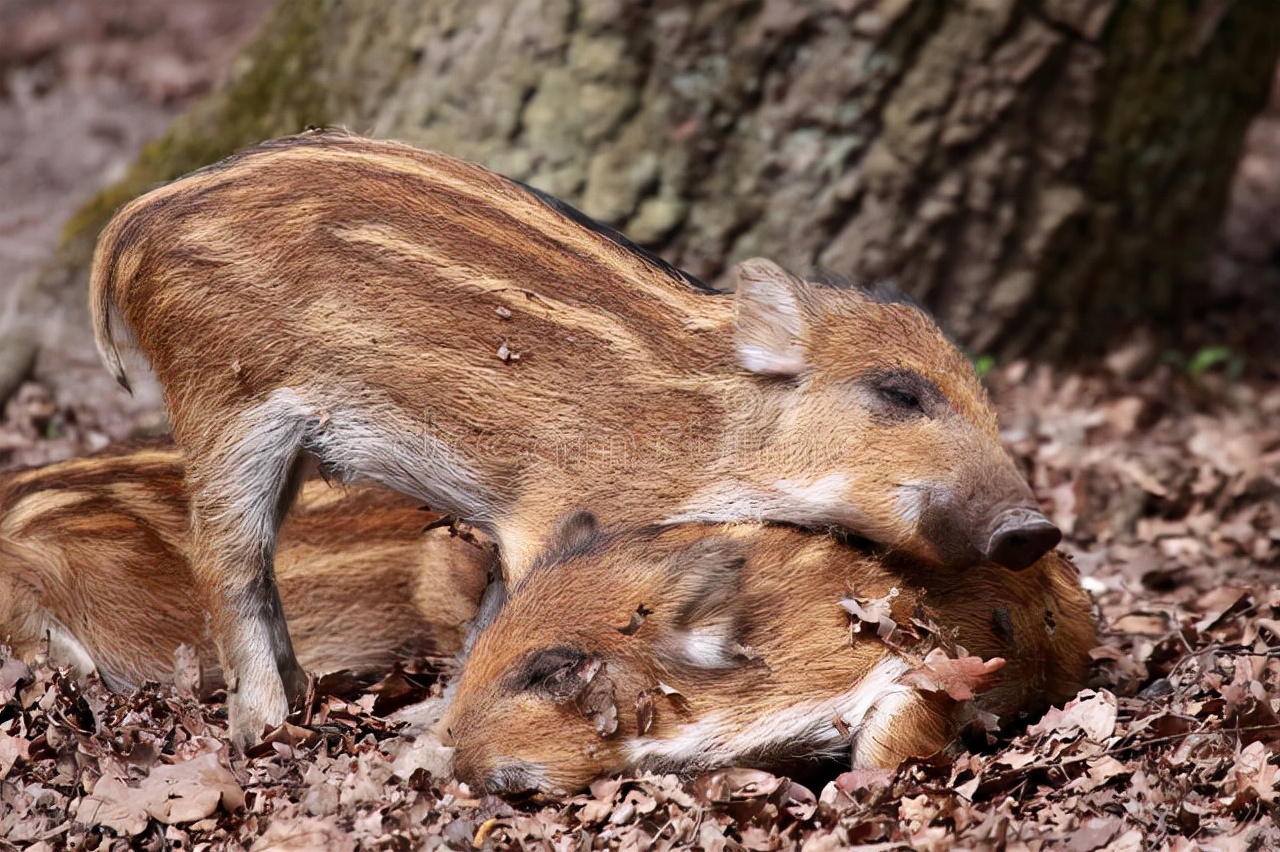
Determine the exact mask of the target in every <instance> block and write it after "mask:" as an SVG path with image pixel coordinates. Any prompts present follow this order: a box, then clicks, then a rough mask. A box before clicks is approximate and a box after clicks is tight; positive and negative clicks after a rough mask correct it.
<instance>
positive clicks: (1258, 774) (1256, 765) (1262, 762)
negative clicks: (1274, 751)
mask: <svg viewBox="0 0 1280 852" xmlns="http://www.w3.org/2000/svg"><path fill="white" fill-rule="evenodd" d="M1268 756H1269V755H1268V752H1267V747H1266V745H1265V744H1264V743H1262V742H1261V741H1258V742H1254V743H1250V744H1249V745H1247V746H1245V748H1244V750H1242V751H1241V752H1240V756H1239V757H1237V758H1236V764H1235V766H1234V767H1233V768H1232V772H1233V773H1234V774H1235V782H1236V790H1237V791H1239V792H1241V793H1244V792H1247V791H1249V790H1252V791H1253V792H1254V793H1255V794H1256V795H1257V797H1258V798H1259V799H1260V800H1262V801H1264V802H1274V801H1275V800H1276V796H1277V790H1276V785H1277V784H1280V767H1277V766H1275V765H1273V764H1271V763H1269V762H1268V761H1267V757H1268Z"/></svg>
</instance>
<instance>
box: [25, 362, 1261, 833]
mask: <svg viewBox="0 0 1280 852" xmlns="http://www.w3.org/2000/svg"><path fill="white" fill-rule="evenodd" d="M1212 379H1213V377H1212V376H1207V377H1201V379H1199V380H1198V382H1201V384H1200V385H1199V386H1197V387H1188V386H1187V381H1188V380H1187V378H1186V377H1185V376H1178V375H1176V374H1174V373H1173V372H1171V371H1169V370H1164V369H1162V368H1157V369H1156V371H1155V372H1154V373H1153V374H1151V375H1148V376H1147V378H1145V379H1143V380H1141V381H1134V380H1131V379H1125V378H1122V377H1120V376H1116V375H1111V376H1108V375H1100V376H1096V377H1091V378H1090V377H1078V376H1072V377H1066V378H1064V377H1062V376H1060V375H1058V374H1055V373H1053V372H1051V371H1049V370H1045V369H1038V368H1030V367H1027V366H1026V365H1023V364H1013V365H1009V366H1008V367H1005V368H1003V369H999V370H995V371H993V372H992V374H991V375H990V376H989V377H988V381H989V382H991V384H992V385H993V393H994V395H995V398H996V399H997V401H998V403H999V404H1000V405H1001V408H1002V412H1001V415H1002V422H1003V423H1004V426H1005V432H1004V438H1005V440H1006V443H1007V445H1008V446H1009V448H1010V449H1011V451H1012V452H1013V453H1014V455H1015V457H1017V458H1018V459H1019V461H1020V462H1021V463H1023V464H1024V465H1025V468H1026V470H1027V471H1028V475H1029V478H1030V480H1031V482H1032V484H1033V485H1034V487H1035V488H1036V490H1037V493H1038V494H1039V495H1040V496H1041V498H1042V500H1043V501H1044V502H1045V506H1046V509H1047V510H1048V511H1049V512H1050V513H1051V516H1052V517H1053V518H1054V520H1055V521H1056V522H1057V523H1058V524H1059V525H1061V526H1062V528H1063V530H1064V532H1065V533H1066V535H1067V542H1068V546H1067V549H1068V552H1069V553H1070V555H1071V556H1072V557H1073V560H1074V562H1075V564H1076V566H1077V568H1078V569H1079V570H1080V573H1081V577H1082V582H1083V583H1084V584H1085V586H1086V588H1088V589H1089V590H1090V591H1091V593H1092V594H1093V595H1094V597H1095V600H1096V603H1097V608H1098V612H1099V615H1100V618H1101V629H1100V645H1099V647H1098V648H1097V649H1095V651H1094V673H1093V679H1092V682H1091V683H1090V685H1089V689H1087V690H1085V691H1083V692H1082V693H1081V694H1080V695H1078V696H1077V697H1076V698H1075V699H1073V700H1072V701H1070V702H1068V703H1067V704H1066V705H1065V706H1063V707H1059V708H1055V709H1053V710H1050V711H1049V712H1048V713H1047V714H1046V715H1045V716H1044V717H1042V718H1040V719H1030V720H1027V722H1028V724H1026V725H1025V726H1024V727H1023V728H1021V730H1017V731H1016V732H1015V733H1014V734H1012V735H1005V736H1003V737H1002V738H1001V737H997V738H995V740H994V742H993V743H990V742H989V743H988V744H987V745H986V746H983V745H982V744H981V743H977V744H974V743H969V746H970V747H976V748H977V749H978V750H976V751H973V750H964V748H962V749H961V750H960V751H959V752H958V753H957V754H956V755H953V756H952V757H951V758H948V759H941V758H938V759H934V760H921V761H913V762H910V763H908V764H906V765H904V766H902V767H900V768H899V769H897V770H896V771H887V770H877V769H854V770H849V771H845V772H840V771H839V768H838V767H837V768H836V769H834V770H832V771H830V772H828V773H826V774H825V775H824V774H822V773H816V774H815V773H808V774H807V775H805V776H804V777H797V778H795V779H791V778H786V777H783V776H780V775H774V774H770V773H767V772H761V771H759V770H755V769H750V768H728V769H723V770H719V771H716V772H713V773H708V774H705V775H702V776H699V777H696V778H679V777H676V776H671V775H665V776H656V775H641V776H638V777H628V778H606V779H600V780H598V781H597V782H596V783H594V784H593V785H592V786H591V788H590V790H588V791H586V792H583V793H581V794H579V795H575V796H571V797H568V798H560V799H551V800H545V801H536V802H534V801H524V802H504V801H502V800H500V799H496V798H494V797H491V796H480V795H477V794H475V793H473V792H472V791H470V790H469V789H468V788H467V787H466V786H465V785H461V784H458V783H457V782H455V781H453V780H452V779H451V778H450V777H449V759H450V752H449V749H447V748H445V747H444V746H442V745H441V744H440V743H439V741H438V740H436V739H435V736H434V734H433V733H432V731H433V728H434V725H435V722H436V720H437V719H438V718H439V715H440V706H441V703H442V700H443V699H442V694H443V687H444V686H445V685H446V684H445V680H446V679H445V678H438V677H437V676H436V675H435V674H433V673H432V672H431V671H429V670H426V669H423V670H414V671H410V670H403V671H401V670H398V671H394V672H391V673H390V674H388V675H387V677H386V678H385V679H384V680H383V681H381V682H380V683H378V684H375V685H373V686H372V687H368V686H364V685H362V683H361V682H360V681H357V680H355V679H352V678H346V679H344V678H342V677H336V678H326V679H324V680H323V681H321V682H319V683H317V684H316V685H315V689H314V699H313V702H312V706H311V709H310V714H309V718H307V719H306V722H307V723H306V724H305V725H301V724H294V725H286V726H284V727H282V728H281V729H279V730H277V731H276V732H274V733H273V734H272V736H271V737H269V738H268V740H267V741H266V742H265V743H264V744H262V745H260V746H258V747H256V748H255V749H252V750H251V751H250V754H249V755H248V756H247V757H246V756H244V755H240V754H237V753H232V752H230V751H229V750H228V749H227V748H226V747H225V746H224V745H223V739H222V737H223V735H224V734H225V718H224V716H223V713H222V708H221V706H220V705H217V704H200V703H198V702H197V700H196V699H195V698H194V697H193V696H192V695H191V693H190V689H189V688H188V689H170V688H158V687H154V686H151V687H148V688H145V689H143V690H140V691H138V692H136V693H134V694H132V695H112V694H110V693H108V692H107V691H106V690H105V689H104V688H103V687H102V686H101V684H99V683H97V682H96V681H90V682H89V683H87V684H85V685H84V686H80V685H77V684H76V683H74V682H73V681H71V680H69V679H68V678H67V677H65V676H64V674H63V673H61V672H58V671H55V670H52V669H50V668H48V667H47V666H43V665H37V666H34V667H28V666H26V665H24V664H22V663H20V662H17V661H14V660H10V659H7V657H4V656H0V838H3V840H0V850H7V849H11V848H24V849H25V848H29V849H35V850H53V849H62V848H80V849H102V850H112V849H128V848H140V849H166V848H175V849H176V848H182V849H201V850H218V849H245V848H249V849H254V850H302V849H337V850H364V849H368V850H373V849H379V850H381V849H405V850H408V849H437V848H447V849H472V848H475V849H498V848H529V849H557V850H559V849H565V850H567V849H575V850H576V849H587V848H611V849H650V848H654V849H701V850H739V849H747V850H785V849H803V850H806V852H820V850H827V849H845V848H861V849H885V850H888V849H907V848H915V849H929V850H947V849H973V848H992V849H1004V850H1039V849H1067V850H1080V852H1086V850H1093V849H1109V850H1110V849H1115V850H1139V849H1143V850H1145V849H1168V850H1189V849H1216V850H1237V849H1239V850H1254V849H1266V848H1277V847H1280V828H1278V827H1277V817H1278V816H1280V786H1278V782H1280V761H1278V760H1277V756H1276V754H1277V749H1278V748H1280V586H1278V585H1277V583H1276V577H1277V574H1276V572H1277V569H1280V390H1277V389H1275V388H1258V387H1252V386H1249V385H1248V384H1245V383H1234V384H1232V385H1231V386H1223V387H1219V388H1216V389H1215V388H1208V390H1206V387H1205V386H1203V382H1205V381H1212ZM30 396H31V398H32V399H37V398H40V397H39V395H38V394H34V393H33V394H31V395H30ZM28 416H30V417H39V418H47V417H49V416H50V413H49V411H48V410H46V409H44V408H40V407H39V406H29V407H27V408H23V407H22V406H11V407H10V417H9V420H8V422H7V425H5V427H4V428H5V429H7V430H8V431H7V433H6V434H9V435H11V436H12V438H11V440H14V441H17V442H19V443H20V442H21V441H23V440H30V441H31V442H34V443H33V447H34V448H33V449H31V450H27V451H24V452H25V453H26V455H27V456H28V457H33V456H39V454H40V449H39V447H38V446H36V444H38V443H39V442H40V441H42V440H47V439H46V438H42V437H40V435H41V434H43V433H42V432H41V431H40V430H38V429H35V428H33V427H31V426H29V425H24V423H23V422H22V418H23V417H28ZM53 416H61V415H57V414H55V415H53ZM68 437H69V436H68V434H67V433H63V434H61V435H60V436H59V437H58V438H57V440H59V441H61V442H63V443H66V442H67V440H68ZM70 437H71V438H73V439H75V438H76V437H77V436H75V435H70ZM60 446H61V445H60ZM73 449H75V448H74V447H73ZM85 449H87V447H85V448H79V450H78V451H84V450H85ZM841 603H842V605H843V606H844V607H845V609H846V611H847V612H849V614H850V622H851V632H852V631H853V630H854V628H855V627H856V628H857V630H858V632H860V633H863V634H865V635H870V636H878V637H880V639H881V641H885V642H886V643H888V644H891V645H893V646H894V647H895V649H914V650H915V651H917V652H918V653H917V657H916V659H917V665H916V666H915V667H914V670H913V671H912V672H910V673H909V674H908V675H907V679H908V680H909V682H911V683H913V684H915V685H916V686H918V687H920V688H926V689H937V690H941V691H945V692H947V693H948V694H949V695H950V696H951V697H952V698H953V699H955V700H964V698H965V697H966V696H967V694H968V693H969V692H971V691H974V690H976V689H980V688H981V686H982V682H983V678H984V677H985V676H986V675H987V674H990V671H992V670H993V669H992V668H991V667H992V666H995V665H998V663H997V662H996V661H982V660H978V659H977V658H973V657H970V656H968V655H967V654H965V653H964V651H963V649H961V648H956V647H948V646H947V643H946V641H945V637H943V636H941V635H939V631H938V630H937V626H936V621H935V616H934V614H932V613H929V612H927V611H920V612H917V613H916V614H914V615H913V616H912V617H911V618H910V619H909V620H908V621H907V623H904V624H895V623H893V621H892V619H890V618H889V616H888V607H887V604H888V601H887V600H882V599H872V600H864V599H858V598H856V597H855V596H850V597H849V598H847V599H846V600H845V601H843V602H841ZM642 618H643V614H639V615H637V620H639V619H642ZM629 627H630V625H626V626H624V627H620V628H619V629H627V628H629ZM1046 629H1053V625H1051V624H1046ZM601 678H603V673H598V674H597V677H596V679H599V684H598V688H597V689H594V690H591V691H590V695H589V696H587V698H586V699H584V700H586V701H587V702H588V703H589V704H590V705H591V707H590V709H591V710H592V712H593V713H595V714H596V715H598V716H599V717H600V718H599V719H598V722H599V724H600V725H601V726H602V728H604V729H607V728H608V727H610V726H611V725H612V724H615V722H614V721H613V716H612V714H611V712H610V711H612V712H613V713H616V710H617V708H616V707H613V706H612V701H611V698H610V691H609V690H608V683H607V681H606V680H604V679H601ZM594 680H595V679H593V682H594ZM669 689H670V688H669V687H668V688H666V689H663V688H661V687H659V689H658V690H655V691H653V692H652V694H646V695H645V696H644V697H643V698H641V699H639V700H638V701H637V703H636V704H635V706H634V707H628V708H626V712H629V713H630V712H634V713H635V714H636V718H637V721H639V722H641V725H642V727H643V723H644V720H645V719H646V718H648V717H650V716H651V714H652V712H653V710H652V706H653V702H654V701H655V700H658V701H664V702H666V701H679V702H682V703H684V702H694V703H696V698H697V697H696V696H681V695H679V694H678V693H676V694H671V692H669V691H668V690H669ZM597 693H598V694H597ZM659 693H661V694H659ZM833 724H835V721H834V720H833Z"/></svg>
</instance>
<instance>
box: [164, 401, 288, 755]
mask: <svg viewBox="0 0 1280 852" xmlns="http://www.w3.org/2000/svg"><path fill="white" fill-rule="evenodd" d="M273 409H274V407H273V406H271V405H266V406H262V407H259V408H257V409H255V410H253V411H251V412H249V414H248V415H246V416H245V418H244V425H245V427H246V428H245V429H242V430H231V432H232V434H237V433H238V434H240V435H242V436H243V437H242V438H241V439H240V440H239V441H238V442H236V443H235V444H233V445H231V446H230V447H227V448H225V449H223V448H220V447H215V448H213V450H212V451H211V452H210V451H203V452H202V451H200V450H196V449H193V450H191V451H189V452H190V456H189V458H188V486H189V489H190V494H191V529H192V541H193V547H192V553H191V563H192V569H193V573H194V574H195V578H196V582H197V583H198V585H199V586H200V588H201V589H202V590H204V592H205V593H206V595H207V597H206V600H205V606H206V607H207V608H208V611H209V615H210V619H211V626H212V628H213V635H214V636H215V637H216V638H217V639H218V654H219V658H220V661H221V664H222V670H223V673H224V675H225V677H226V680H227V710H228V715H229V717H230V726H231V738H232V741H233V742H236V743H238V744H240V745H241V746H247V745H249V744H252V743H254V742H256V741H257V740H258V738H259V737H260V736H261V735H262V731H263V728H264V727H268V726H275V725H278V724H280V723H281V722H283V721H284V719H285V717H286V716H287V715H288V714H289V708H290V706H291V704H293V703H295V702H296V701H298V700H299V699H300V698H301V697H302V695H303V694H304V693H305V691H306V684H307V679H306V673H305V672H303V670H302V668H301V667H300V666H299V665H298V661H297V658H296V657H295V656H294V652H293V643H292V642H291V641H290V639H289V630H288V627H287V625H286V624H285V618H284V610H283V607H282V606H281V603H280V593H279V591H278V590H277V588H276V581H275V572H274V568H273V556H274V553H275V544H276V534H277V532H278V531H279V529H280V524H281V523H282V522H283V520H284V516H285V514H286V513H287V512H288V510H289V506H290V505H291V504H292V502H293V499H294V496H295V493H296V490H297V486H298V480H299V476H298V472H299V461H300V458H299V453H300V450H301V447H302V444H303V441H304V439H305V436H306V434H307V431H308V428H309V423H308V418H306V417H305V416H302V415H300V414H299V413H298V412H296V411H280V410H273Z"/></svg>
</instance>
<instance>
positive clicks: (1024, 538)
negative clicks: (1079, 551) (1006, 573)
mask: <svg viewBox="0 0 1280 852" xmlns="http://www.w3.org/2000/svg"><path fill="white" fill-rule="evenodd" d="M991 530H992V532H991V537H990V538H989V539H988V541H987V548H986V557H987V560H988V561H990V562H994V563H995V564H997V565H1000V566H1003V567H1005V568H1008V569H1009V570H1011V571H1021V570H1023V569H1024V568H1030V567H1031V566H1032V565H1034V564H1035V563H1036V562H1038V561H1039V560H1040V557H1042V556H1044V555H1045V554H1046V553H1048V552H1049V551H1050V550H1053V549H1054V548H1055V547H1057V546H1058V542H1060V541H1062V531H1061V530H1059V529H1058V528H1057V527H1055V526H1054V525H1053V524H1052V523H1051V522H1050V521H1049V519H1048V518H1046V517H1045V516H1044V515H1042V514H1040V513H1039V512H1037V511H1036V510H1035V509H1027V508H1024V507H1017V508H1013V509H1006V510H1005V511H1003V512H1001V513H1000V514H999V515H997V516H996V519H995V523H994V524H992V527H991Z"/></svg>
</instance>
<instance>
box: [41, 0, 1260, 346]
mask: <svg viewBox="0 0 1280 852" xmlns="http://www.w3.org/2000/svg"><path fill="white" fill-rule="evenodd" d="M1278 49H1280V22H1278V21H1277V18H1276V13H1275V7H1274V4H1272V3H1268V2H1253V0H1201V2H1191V0H1034V2H1033V0H964V2H960V0H872V2H865V0H864V2H859V0H831V1H830V2H827V3H814V2H807V0H768V2H758V1H757V2H750V0H703V2H700V3H687V2H678V0H658V1H657V2H652V3H637V2H633V0H484V2H477V0H424V2H419V0H388V2H374V3H365V2H353V0H346V2H343V0H283V2H281V4H280V5H279V7H278V8H277V10H276V12H275V14H274V15H273V16H272V18H271V19H270V20H269V21H268V23H267V25H266V28H265V30H264V32H263V34H262V36H261V37H260V38H259V40H258V41H257V43H256V44H255V45H254V46H252V47H251V48H250V50H249V51H248V55H247V58H246V61H245V62H244V63H243V67H242V68H240V69H239V74H238V76H237V77H236V78H235V79H233V80H232V81H231V83H230V84H229V85H228V87H227V88H226V89H225V90H224V91H222V92H219V93H217V94H215V95H214V96H212V97H211V98H210V99H209V100H208V101H207V102H205V103H203V104H201V105H200V106H199V107H198V108H197V109H196V110H195V111H194V112H193V114H191V115H189V116H186V117H185V118H184V119H183V120H180V121H179V122H178V123H177V124H176V125H175V127H174V128H173V130H172V131H171V133H170V134H169V136H168V137H167V138H166V139H165V140H163V141H161V142H159V143H157V144H156V145H155V146H153V147H152V149H150V150H149V151H148V152H147V153H146V154H145V155H144V157H143V158H142V160H141V161H140V162H139V164H138V165H137V167H136V168H135V169H134V171H133V173H131V174H130V176H129V177H128V178H126V180H125V181H124V182H123V183H122V184H121V185H120V186H118V187H116V188H114V189H113V190H110V191H108V192H107V193H106V194H105V195H104V196H103V197H102V198H100V199H98V201H97V202H95V203H94V204H92V205H90V206H89V208H87V209H86V210H85V211H84V212H83V214H82V215H81V216H80V217H79V218H78V220H77V221H75V222H73V223H72V224H71V225H70V226H69V228H68V236H67V242H66V244H65V245H64V250H63V251H62V252H61V254H60V256H59V258H58V259H57V261H56V262H55V263H54V264H52V265H51V266H50V268H49V270H47V272H46V274H45V276H44V277H43V279H42V280H41V282H40V284H39V288H38V291H37V292H36V293H35V294H32V296H31V301H32V303H33V304H34V303H36V302H38V301H40V300H41V299H43V300H46V301H47V300H49V299H52V300H53V301H55V302H57V301H62V300H64V299H65V298H66V294H68V293H71V294H74V298H75V299H76V300H82V299H83V295H82V294H83V282H84V267H85V265H86V262H87V260H88V256H89V251H90V247H91V244H92V240H93V236H94V234H96V231H97V228H98V227H100V226H101V224H102V222H103V221H104V219H105V218H106V216H107V215H108V214H109V212H110V210H111V209H113V208H114V207H115V206H116V205H118V204H119V203H120V202H121V201H123V200H125V199H127V198H128V197H130V196H131V195H133V194H136V193H138V192H140V191H143V190H144V189H146V188H147V187H149V186H150V185H152V184H154V183H155V182H156V181H158V180H163V179H167V178H170V177H173V176H176V175H177V174H180V173H182V172H184V171H187V170H189V169H191V168H193V167H195V166H197V165H199V164H201V163H203V162H207V161H210V160H213V159H215V158H217V157H219V156H221V155H223V154H225V153H228V152H229V151H231V150H233V149H234V148H236V147H238V146H240V145H243V144H247V143H249V142H252V141H256V140H257V139H259V138H262V137H265V136H270V135H276V134H279V133H282V132H288V131H293V130H300V129H302V128H303V127H304V126H305V125H307V124H326V123H328V124H342V125H346V126H347V127H350V128H351V129H353V130H356V131H359V132H364V133H370V134H372V135H376V136H384V137H395V138H400V139H403V140H406V141H409V142H412V143H414V144H418V145H421V146H425V147H432V148H438V149H441V150H444V151H448V152H450V153H453V154H456V155H459V156H461V157H465V158H468V159H473V160H477V161H480V162H483V163H485V164H487V165H489V166H490V167H492V168H494V169H496V170H498V171H500V172H503V173H505V174H507V175H510V176H512V177H515V178H518V179H520V180H524V181H527V182H529V183H531V184H533V185H535V186H538V187H540V188H542V189H545V190H547V191H549V192H551V193H553V194H555V195H558V196H560V197H561V198H564V199H565V200H567V201H569V202H570V203H572V204H574V205H576V206H579V207H581V208H582V209H583V210H584V211H585V212H586V213H588V214H589V215H591V216H594V217H597V218H599V219H602V220H604V221H606V222H609V223H611V224H614V225H617V226H618V227H620V228H621V229H622V230H624V231H625V232H627V233H628V234H629V235H631V236H632V237H633V238H635V239H636V240H637V241H638V242H641V243H643V244H645V245H648V246H651V247H654V248H656V249H657V250H659V251H660V252H661V253H663V254H664V255H666V256H667V257H668V258H670V259H671V260H673V261H675V262H676V263H678V264H680V265H682V266H684V267H686V268H688V269H689V270H690V271H692V272H694V273H695V274H697V275H699V276H702V277H704V278H707V279H710V280H717V279H720V278H721V276H722V274H723V273H724V272H725V271H726V270H727V269H728V268H729V266H730V265H731V264H732V263H733V262H735V261H737V260H740V259H742V258H745V257H749V256H753V255H767V256H769V257H772V258H774V259H775V260H778V261H779V262H781V263H783V264H784V265H787V266H790V267H791V268H793V269H794V270H795V271H796V272H798V273H801V274H807V273H811V272H813V271H814V269H815V268H822V269H826V270H829V271H831V272H835V273H840V274H848V275H855V276H863V277H883V276H892V277H894V278H896V279H897V281H898V282H899V284H900V286H901V287H902V289H904V290H905V291H906V292H907V293H909V294H911V295H913V296H915V297H917V298H919V299H920V300H922V301H923V302H924V303H926V304H927V305H929V306H930V307H932V308H933V309H934V311H935V312H936V313H937V314H938V315H939V317H940V318H941V319H942V320H943V322H944V324H946V325H947V326H948V327H949V328H950V329H951V330H952V331H953V333H955V334H956V335H957V337H958V338H959V339H960V340H961V341H962V342H963V343H964V344H965V345H966V346H968V347H969V348H970V349H971V351H973V352H975V353H993V354H997V355H999V356H1001V357H1006V356H1013V355H1033V356H1040V357H1055V358H1060V357H1075V356H1079V355H1089V354H1092V353H1095V352H1097V351H1099V350H1100V349H1101V348H1102V347H1103V346H1104V345H1105V344H1106V343H1107V342H1108V341H1110V340H1113V339H1114V338H1115V337H1116V336H1117V335H1118V334H1121V333H1122V332H1123V331H1125V330H1126V329H1128V328H1130V327H1132V326H1133V325H1135V324H1139V323H1140V324H1144V325H1148V326H1151V327H1153V328H1154V329H1155V330H1157V331H1158V332H1159V333H1160V336H1161V337H1163V338H1164V339H1166V340H1175V339H1176V336H1177V334H1178V330H1179V329H1180V328H1181V327H1182V324H1183V322H1184V320H1185V318H1186V317H1187V316H1188V313H1189V312H1190V311H1194V310H1195V309H1196V308H1197V307H1198V305H1199V301H1198V300H1199V297H1200V295H1201V293H1202V292H1203V289H1204V288H1203V286H1202V283H1201V282H1202V280H1203V279H1202V277H1201V268H1202V265H1203V264H1204V262H1205V260H1206V257H1207V254H1208V252H1209V249H1210V248H1211V246H1212V244H1213V241H1214V239H1215V236H1216V232H1217V223H1218V221H1219V218H1220V215H1221V211H1222V207H1223V204H1224V201H1225V197H1226V191H1227V188H1228V183H1229V180H1230V176H1231V173H1232V169H1233V167H1234V164H1235V162H1236V158H1237V154H1238V150H1239V146H1240V144H1241V140H1242V138H1243V134H1244V131H1245V128H1246V125H1247V123H1248V121H1249V120H1250V118H1251V117H1252V116H1253V115H1254V114H1255V112H1256V111H1257V110H1258V109H1259V108H1260V107H1261V105H1262V104H1263V102H1264V100H1265V97H1266V93H1267V87H1268V83H1269V81H1270V78H1271V71H1272V69H1273V68H1274V67H1275V62H1276V56H1277V50H1278ZM81 336H82V335H81Z"/></svg>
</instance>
